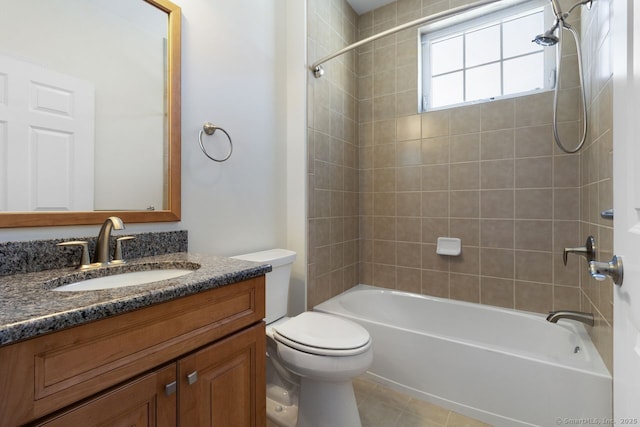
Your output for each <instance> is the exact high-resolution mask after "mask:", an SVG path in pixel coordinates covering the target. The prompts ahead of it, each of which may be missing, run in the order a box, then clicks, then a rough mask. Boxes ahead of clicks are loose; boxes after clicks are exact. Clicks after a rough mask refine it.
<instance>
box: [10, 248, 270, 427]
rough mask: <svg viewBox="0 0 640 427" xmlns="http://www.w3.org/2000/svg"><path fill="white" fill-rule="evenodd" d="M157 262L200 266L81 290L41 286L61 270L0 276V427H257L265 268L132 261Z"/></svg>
mask: <svg viewBox="0 0 640 427" xmlns="http://www.w3.org/2000/svg"><path fill="white" fill-rule="evenodd" d="M167 260H171V262H175V260H178V261H180V262H189V263H197V264H198V265H200V268H199V269H198V270H196V271H194V272H193V273H191V274H189V275H187V276H183V277H180V278H176V279H170V280H164V281H162V282H155V283H150V284H147V285H140V286H131V287H128V288H119V289H105V290H99V291H90V292H54V291H52V290H51V289H46V286H45V288H43V283H45V284H46V283H52V282H51V279H52V278H54V277H55V278H56V280H58V277H57V276H55V275H58V276H60V274H73V272H72V271H70V270H68V269H67V270H64V271H62V272H61V270H56V271H49V272H47V271H45V272H40V273H30V274H20V275H13V276H5V277H0V298H1V299H0V308H1V310H0V323H1V324H0V378H1V381H0V425H1V426H16V425H23V424H29V425H37V426H70V425H109V426H131V425H136V426H140V425H143V426H175V425H182V426H195V425H199V426H205V425H223V426H224V425H228V426H264V425H265V423H266V415H265V401H266V397H265V367H264V364H265V357H264V354H265V330H264V323H263V321H262V319H263V318H264V312H265V311H264V310H265V302H264V298H265V294H264V292H265V290H264V283H265V277H264V274H265V273H266V272H268V271H270V270H271V267H270V266H269V265H260V264H256V263H251V262H247V261H239V260H230V259H227V258H220V257H212V256H198V255H191V254H185V253H181V254H171V255H167V256H160V257H154V258H151V261H150V260H149V259H142V260H139V261H134V262H132V263H131V264H133V265H135V263H136V262H139V263H140V265H142V264H143V263H146V264H145V265H148V263H149V262H157V263H162V262H168V261H167ZM30 311H31V313H32V315H31V316H30V315H29V312H30Z"/></svg>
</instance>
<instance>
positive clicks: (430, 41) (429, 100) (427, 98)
mask: <svg viewBox="0 0 640 427" xmlns="http://www.w3.org/2000/svg"><path fill="white" fill-rule="evenodd" d="M537 14H541V15H542V17H543V18H544V17H545V14H548V10H545V9H544V8H542V7H539V6H538V7H536V8H535V9H533V8H529V10H526V11H524V12H523V11H520V12H519V13H518V12H512V13H511V14H505V15H504V16H502V17H501V18H494V19H493V20H491V21H486V20H485V22H484V23H482V24H480V25H477V24H478V23H476V25H474V26H472V25H473V20H470V22H469V23H468V24H466V27H467V28H464V29H462V30H458V31H455V32H450V33H449V34H445V35H441V36H440V37H438V36H437V35H436V36H431V37H430V36H427V37H425V39H426V48H427V52H428V55H426V57H428V72H429V75H428V76H425V77H426V78H427V79H428V81H426V82H425V85H424V86H423V87H424V88H425V92H424V93H423V95H422V98H423V99H424V104H423V110H424V111H426V110H430V109H439V108H448V107H452V106H456V105H464V104H469V103H474V102H481V101H483V100H493V99H495V98H502V97H510V96H518V95H526V94H529V93H533V92H534V91H538V90H544V89H550V87H549V86H551V88H552V87H553V85H554V83H553V82H549V81H548V80H547V74H548V72H550V71H552V69H553V68H551V69H549V64H548V63H549V61H548V58H549V56H548V55H547V54H545V53H544V48H542V47H540V48H538V49H535V50H531V51H528V52H524V53H519V54H515V55H514V53H516V52H511V55H512V56H510V57H508V58H507V57H505V39H504V38H505V28H504V27H505V24H507V23H511V22H513V21H515V20H518V19H524V18H528V17H531V16H534V15H537ZM543 20H545V21H546V19H543ZM545 24H546V22H545ZM493 26H497V27H498V32H499V40H498V41H497V42H499V58H498V59H496V60H493V61H487V62H484V63H480V64H476V65H473V66H470V67H467V47H468V43H467V35H468V34H470V33H473V32H476V31H481V30H483V29H487V28H490V27H493ZM456 37H461V38H462V67H461V68H456V69H450V70H448V71H445V72H440V73H439V74H431V73H432V70H433V63H434V62H435V61H434V60H433V58H430V56H432V55H433V51H432V49H431V46H432V45H434V44H435V43H438V42H443V41H446V40H450V39H455V38H456ZM532 37H533V36H532ZM541 53H542V55H543V58H544V61H543V62H544V64H545V69H544V70H541V73H542V87H535V88H533V87H532V88H531V89H529V90H525V91H524V92H520V93H511V92H510V93H508V94H506V95H505V80H506V79H505V62H506V61H511V60H516V59H519V58H525V57H533V56H534V55H540V54H541ZM493 64H497V66H498V72H499V74H500V75H499V76H498V77H499V78H498V81H497V82H496V84H497V85H498V86H499V92H500V93H496V94H495V95H490V96H487V97H486V98H485V97H481V98H479V99H468V97H469V88H468V86H467V82H468V81H469V78H468V76H467V73H468V72H469V71H470V70H474V69H477V68H479V67H487V66H490V65H493ZM455 73H462V97H463V98H462V101H461V102H459V103H452V104H445V103H442V104H441V105H435V106H433V104H434V100H433V96H434V86H433V85H434V83H433V80H434V79H435V78H438V77H442V76H446V75H452V74H455Z"/></svg>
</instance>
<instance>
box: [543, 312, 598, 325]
mask: <svg viewBox="0 0 640 427" xmlns="http://www.w3.org/2000/svg"><path fill="white" fill-rule="evenodd" d="M560 319H570V320H577V321H578V322H582V323H584V324H586V325H589V326H593V325H594V324H595V320H594V318H593V313H584V312H582V311H571V310H558V311H551V312H549V315H548V316H547V321H549V322H551V323H558V320H560Z"/></svg>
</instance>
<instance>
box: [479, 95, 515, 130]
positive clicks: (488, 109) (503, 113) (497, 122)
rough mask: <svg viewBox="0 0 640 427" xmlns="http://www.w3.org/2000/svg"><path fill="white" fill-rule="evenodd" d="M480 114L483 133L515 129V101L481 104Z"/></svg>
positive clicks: (507, 100) (506, 100)
mask: <svg viewBox="0 0 640 427" xmlns="http://www.w3.org/2000/svg"><path fill="white" fill-rule="evenodd" d="M480 114H481V129H482V131H483V132H484V131H491V130H498V129H513V127H514V126H515V101H514V100H513V99H505V100H501V101H494V102H486V103H483V104H480Z"/></svg>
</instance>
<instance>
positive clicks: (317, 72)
mask: <svg viewBox="0 0 640 427" xmlns="http://www.w3.org/2000/svg"><path fill="white" fill-rule="evenodd" d="M500 1H503V0H481V1H478V2H475V3H472V4H468V5H464V6H459V7H455V8H453V9H449V10H446V11H444V12H438V13H434V14H433V15H429V16H424V17H422V18H419V19H415V20H413V21H410V22H407V23H405V24H401V25H398V26H397V27H393V28H390V29H388V30H385V31H382V32H380V33H378V34H374V35H373V36H370V37H367V38H366V39H362V40H359V41H357V42H355V43H352V44H350V45H349V46H347V47H343V48H342V49H340V50H338V51H337V52H334V53H332V54H331V55H327V56H325V57H324V58H322V59H320V60H318V61H316V62H314V63H313V64H312V65H311V66H310V67H309V69H310V70H311V71H313V75H314V76H315V77H316V78H318V77H321V76H322V75H323V74H324V69H323V68H322V64H324V63H325V62H327V61H329V60H330V59H333V58H335V57H336V56H340V55H342V54H343V53H347V52H349V51H351V50H353V49H356V48H358V47H360V46H362V45H364V44H367V43H369V42H372V41H375V40H378V39H381V38H382V37H386V36H389V35H391V34H395V33H397V32H400V31H403V30H406V29H408V28H412V27H416V26H418V25H422V24H429V23H432V22H437V21H440V20H442V19H445V18H449V17H452V16H455V15H459V14H461V13H464V12H468V11H470V10H473V9H477V8H479V7H483V6H487V5H490V4H492V3H497V2H500Z"/></svg>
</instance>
